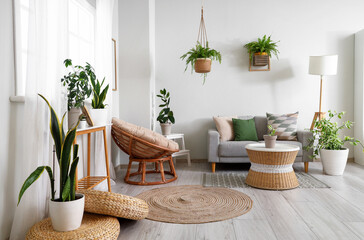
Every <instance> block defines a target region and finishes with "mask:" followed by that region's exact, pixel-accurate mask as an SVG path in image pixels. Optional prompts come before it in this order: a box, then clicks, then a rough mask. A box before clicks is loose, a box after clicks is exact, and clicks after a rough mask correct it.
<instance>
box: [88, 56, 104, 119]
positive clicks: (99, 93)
mask: <svg viewBox="0 0 364 240" xmlns="http://www.w3.org/2000/svg"><path fill="white" fill-rule="evenodd" d="M85 70H86V73H87V75H88V76H89V78H90V82H91V85H92V102H91V106H92V109H91V117H92V120H93V122H94V124H95V125H103V124H107V117H108V113H107V109H105V106H106V104H105V103H104V102H105V99H106V94H107V91H108V90H109V84H107V85H106V87H105V88H103V89H102V86H103V85H104V82H105V78H104V79H103V80H102V82H101V83H100V81H99V80H98V79H97V77H96V74H95V69H94V68H93V67H92V66H91V65H90V64H89V63H87V64H86V66H85Z"/></svg>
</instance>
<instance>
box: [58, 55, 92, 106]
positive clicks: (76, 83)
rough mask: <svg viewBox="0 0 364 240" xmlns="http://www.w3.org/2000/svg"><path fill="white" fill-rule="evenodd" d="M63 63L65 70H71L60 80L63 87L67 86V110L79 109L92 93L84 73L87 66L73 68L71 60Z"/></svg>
mask: <svg viewBox="0 0 364 240" xmlns="http://www.w3.org/2000/svg"><path fill="white" fill-rule="evenodd" d="M63 63H64V65H65V66H66V68H68V67H71V68H72V71H71V72H69V73H68V74H67V75H65V76H64V77H63V78H62V79H61V82H62V83H63V86H67V98H68V104H67V106H68V110H70V109H71V108H81V107H83V105H84V101H85V100H86V99H87V98H88V97H89V96H90V95H91V92H92V89H91V86H90V83H89V77H88V75H87V72H86V70H87V69H86V67H87V65H86V67H82V66H79V65H75V66H73V65H72V60H71V59H66V60H64V62H63Z"/></svg>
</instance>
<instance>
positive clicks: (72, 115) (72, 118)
mask: <svg viewBox="0 0 364 240" xmlns="http://www.w3.org/2000/svg"><path fill="white" fill-rule="evenodd" d="M80 115H81V109H80V108H71V109H70V110H69V111H68V129H71V128H74V127H75V126H76V124H77V122H78V118H79V117H80Z"/></svg>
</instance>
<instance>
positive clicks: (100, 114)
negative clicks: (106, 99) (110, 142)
mask: <svg viewBox="0 0 364 240" xmlns="http://www.w3.org/2000/svg"><path fill="white" fill-rule="evenodd" d="M108 113H109V109H107V108H103V109H93V108H92V109H90V115H91V118H92V121H93V122H94V125H95V126H100V125H106V124H108V123H109V121H108V117H109V114H108Z"/></svg>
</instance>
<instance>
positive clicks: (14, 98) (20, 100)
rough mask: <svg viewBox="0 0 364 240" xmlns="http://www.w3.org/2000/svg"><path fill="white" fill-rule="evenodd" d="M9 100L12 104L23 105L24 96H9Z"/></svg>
mask: <svg viewBox="0 0 364 240" xmlns="http://www.w3.org/2000/svg"><path fill="white" fill-rule="evenodd" d="M9 100H10V102H12V103H24V102H25V96H11V97H9Z"/></svg>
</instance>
